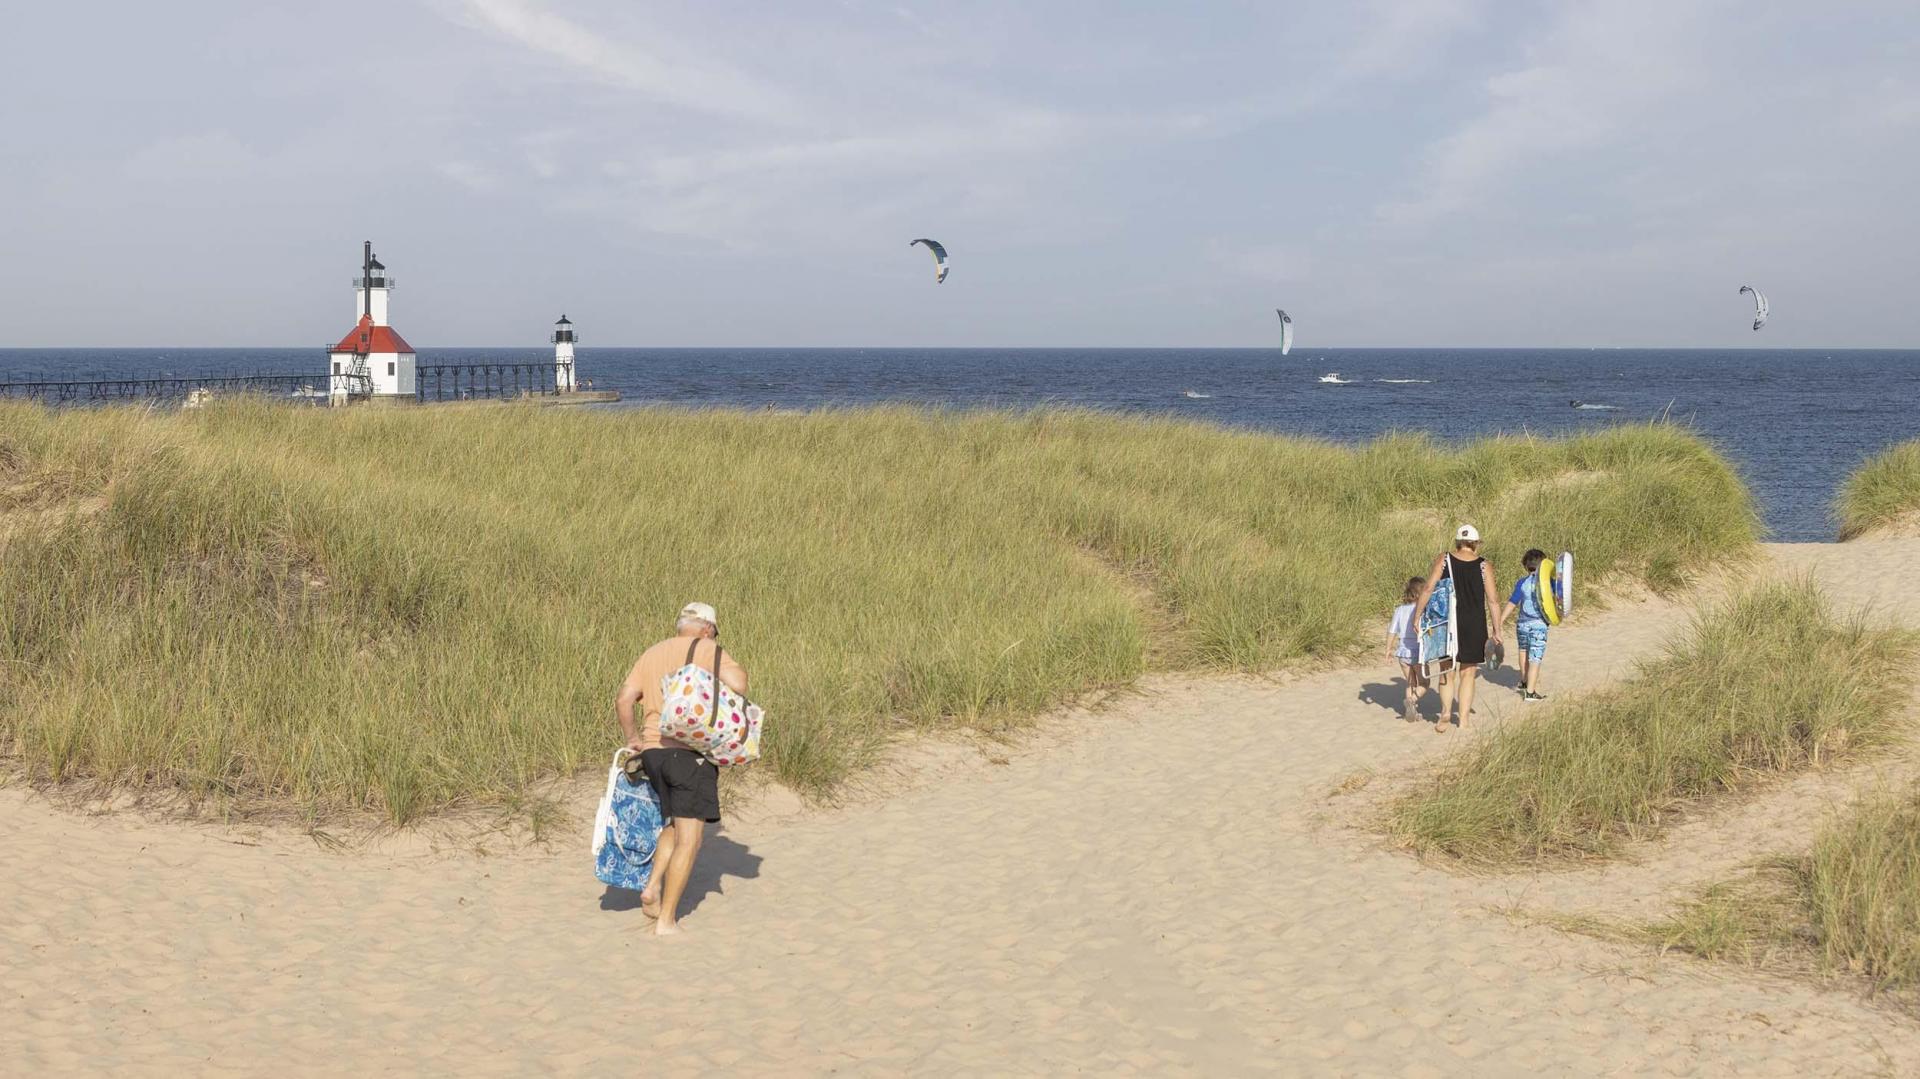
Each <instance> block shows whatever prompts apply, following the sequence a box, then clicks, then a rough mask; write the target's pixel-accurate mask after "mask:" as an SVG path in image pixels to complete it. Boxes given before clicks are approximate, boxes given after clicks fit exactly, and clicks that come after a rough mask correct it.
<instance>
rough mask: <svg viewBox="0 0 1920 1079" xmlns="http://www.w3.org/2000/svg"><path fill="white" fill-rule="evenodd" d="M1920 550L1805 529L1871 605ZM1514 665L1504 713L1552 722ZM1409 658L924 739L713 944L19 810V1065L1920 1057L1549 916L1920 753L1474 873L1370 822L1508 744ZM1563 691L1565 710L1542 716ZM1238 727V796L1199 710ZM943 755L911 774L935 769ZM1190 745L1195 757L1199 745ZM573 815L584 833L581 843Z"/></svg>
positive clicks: (1810, 1067) (549, 871) (804, 845)
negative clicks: (1383, 807)
mask: <svg viewBox="0 0 1920 1079" xmlns="http://www.w3.org/2000/svg"><path fill="white" fill-rule="evenodd" d="M1915 570H1920V540H1906V539H1881V540H1864V541H1859V542H1855V543H1851V544H1846V545H1773V546H1769V547H1767V548H1766V549H1765V554H1764V560H1763V564H1762V567H1761V569H1760V572H1769V573H1798V572H1808V571H1810V572H1813V573H1814V574H1815V575H1816V576H1817V577H1818V579H1819V581H1820V583H1821V584H1822V586H1823V587H1825V588H1826V589H1827V590H1828V592H1829V594H1830V595H1832V596H1833V598H1834V599H1835V600H1836V601H1838V602H1839V603H1841V604H1843V605H1848V606H1853V605H1860V604H1874V605H1875V606H1876V609H1877V611H1878V613H1879V615H1880V616H1882V617H1896V616H1897V617H1900V618H1902V619H1904V620H1906V621H1909V622H1914V621H1920V617H1916V615H1915V612H1913V611H1912V610H1911V609H1910V608H1895V607H1893V606H1892V603H1891V601H1892V600H1893V598H1894V597H1893V596H1891V595H1889V594H1887V593H1885V592H1884V591H1881V590H1880V589H1882V588H1883V587H1884V584H1883V582H1884V581H1885V580H1887V579H1888V578H1899V577H1905V576H1907V575H1908V574H1910V573H1911V572H1913V571H1915ZM1688 610H1689V608H1688V606H1687V605H1686V604H1685V603H1680V602H1672V601H1664V600H1652V601H1646V602H1638V603H1631V604H1622V605H1620V606H1618V607H1617V608H1615V609H1613V610H1609V611H1606V612H1603V613H1599V614H1596V615H1592V616H1590V617H1584V618H1582V619H1581V620H1580V621H1579V622H1578V623H1577V624H1574V625H1569V626H1567V627H1563V628H1562V629H1561V630H1559V631H1556V636H1555V639H1554V643H1553V648H1552V651H1551V653H1550V659H1549V665H1548V688H1549V689H1550V690H1551V691H1552V692H1554V693H1556V694H1558V693H1566V692H1569V691H1573V690H1575V689H1578V688H1581V687H1584V686H1592V685H1596V684H1600V683H1603V682H1605V681H1607V680H1609V679H1612V678H1616V677H1618V676H1619V675H1620V674H1621V673H1622V672H1623V671H1624V670H1625V669H1626V668H1627V667H1628V665H1629V664H1630V663H1631V661H1632V660H1633V659H1635V658H1637V657H1639V656H1643V655H1647V654H1649V653H1650V652H1652V651H1653V650H1655V649H1656V648H1657V647H1658V646H1659V644H1660V643H1661V641H1662V640H1663V639H1664V638H1665V636H1666V635H1667V634H1668V633H1670V632H1671V631H1673V630H1674V629H1675V628H1677V627H1678V626H1680V625H1681V624H1683V622H1684V620H1685V618H1686V617H1687V612H1688ZM1514 677H1515V672H1514V671H1513V669H1512V668H1510V667H1509V668H1507V669H1505V670H1503V671H1501V672H1499V673H1498V674H1497V675H1496V676H1495V677H1494V679H1493V681H1494V683H1495V684H1496V685H1495V686H1494V687H1489V688H1488V689H1487V690H1486V691H1485V692H1483V694H1482V695H1481V698H1480V699H1481V704H1480V712H1479V715H1478V716H1477V717H1476V719H1477V720H1478V723H1477V725H1476V726H1477V727H1478V729H1481V730H1484V729H1486V728H1487V727H1490V726H1493V725H1495V724H1498V723H1500V722H1502V721H1503V719H1505V718H1506V717H1508V716H1510V715H1513V714H1517V713H1518V711H1519V710H1520V709H1521V708H1522V707H1529V706H1523V705H1522V704H1521V703H1520V702H1519V700H1518V698H1517V696H1516V695H1515V694H1514V693H1513V692H1512V691H1511V690H1510V689H1507V688H1501V687H1506V686H1511V685H1512V684H1513V680H1514ZM1397 699H1398V692H1397V688H1396V687H1394V686H1392V685H1390V682H1389V678H1388V675H1387V672H1386V670H1385V669H1384V666H1382V667H1380V668H1377V669H1376V668H1371V667H1370V668H1350V669H1340V670H1329V671H1324V672H1317V673H1312V674H1307V675H1296V676H1291V677H1285V678H1280V679H1276V680H1257V679H1246V678H1205V679H1192V678H1183V679H1177V680H1172V679H1168V680H1156V681H1152V682H1149V683H1148V684H1147V685H1146V686H1145V687H1143V689H1142V691H1141V692H1139V693H1136V694H1129V695H1127V696H1126V697H1124V698H1122V699H1121V700H1120V701H1118V702H1116V703H1113V704H1110V705H1109V706H1107V707H1105V708H1103V709H1102V710H1100V711H1099V712H1098V713H1097V714H1095V715H1092V716H1084V715H1081V716H1064V717H1059V718H1058V719H1057V720H1055V721H1050V722H1049V723H1047V724H1045V725H1043V726H1042V727H1041V728H1040V733H1039V734H1036V735H1034V736H1032V737H1029V738H1027V739H1025V740H1024V741H1021V742H1019V743H1016V744H1012V745H1009V746H1006V747H1001V748H996V749H993V750H991V751H986V752H982V751H975V750H973V749H966V750H954V749H951V748H948V749H945V750H940V749H938V747H936V748H935V749H931V750H928V751H927V752H921V753H916V752H914V751H912V750H907V751H904V752H903V754H902V760H903V761H905V762H908V763H907V764H906V765H903V767H907V768H908V769H909V774H908V775H907V776H906V778H905V779H904V780H903V781H901V782H899V783H895V784H893V786H894V787H895V788H897V789H895V790H894V791H893V792H892V793H890V794H888V795H886V796H878V795H868V796H864V797H858V798H855V799H853V800H851V801H850V803H849V804H847V805H845V806H843V807H840V808H835V809H824V810H821V809H802V808H799V807H798V806H796V805H795V804H793V803H792V802H791V801H790V800H785V799H781V798H779V797H775V796H769V797H766V798H762V799H761V800H760V801H759V803H758V804H757V805H756V806H755V807H753V808H752V809H750V810H749V811H747V812H744V813H740V814H735V815H733V816H731V817H730V819H729V821H728V822H727V824H726V825H725V827H724V830H722V831H719V832H717V833H713V834H711V835H710V838H709V840H708V844H707V847H706V848H705V850H704V851H703V853H702V856H701V859H700V863H699V867H698V869H697V871H696V876H695V880H694V884H693V886H692V888H691V890H690V895H692V896H694V897H696V899H697V902H696V903H694V904H693V905H692V909H691V910H690V912H689V913H688V914H687V915H686V917H685V926H686V928H687V930H688V932H687V934H686V935H684V936H682V937H679V938H672V939H665V940H661V939H655V938H652V937H650V936H646V935H643V934H642V929H643V927H645V925H646V924H647V923H646V922H645V920H644V919H643V918H642V916H641V914H640V912H639V911H638V910H637V909H634V908H632V907H631V906H629V905H628V904H627V903H625V902H622V901H618V899H617V898H615V897H608V896H605V895H603V889H602V888H601V886H600V885H599V884H598V883H596V882H595V881H594V879H593V877H592V873H591V868H590V866H589V864H588V858H587V854H586V850H585V846H586V837H585V834H584V833H585V831H586V829H585V826H584V822H585V821H586V820H587V819H588V817H589V816H590V815H591V812H592V802H591V799H592V797H593V793H594V792H593V791H592V790H591V789H590V788H589V787H585V786H583V787H582V788H581V790H582V791H583V795H582V800H581V801H580V803H579V804H577V805H573V806H570V807H569V808H570V809H571V810H572V811H573V813H574V816H575V822H574V824H573V825H569V826H568V827H566V828H563V829H562V830H561V831H560V833H559V834H558V836H557V837H556V838H555V839H554V840H553V841H552V843H551V845H550V846H549V847H548V848H546V849H540V848H533V849H523V850H517V851H512V852H505V853H499V852H496V853H492V854H488V855H484V856H483V855H478V854H475V853H472V852H451V853H450V852H444V851H443V852H431V853H430V852H408V851H405V850H402V849H400V848H399V847H398V846H396V845H394V844H386V845H372V846H369V847H366V848H363V849H349V850H345V851H342V850H335V849H323V847H322V846H321V845H319V844H316V843H315V842H314V841H313V840H312V839H311V838H309V837H307V836H305V835H302V834H299V833H297V832H293V831H290V830H287V829H276V828H259V827H227V826H217V825H206V824H184V823H176V822H170V821H165V820H156V819H153V818H150V817H144V816H141V815H138V814H133V813H112V814H97V815H85V814H80V813H76V812H74V811H73V810H71V809H68V808H62V807H60V806H56V805H53V804H50V803H49V802H48V801H47V800H46V799H44V798H42V797H40V796H38V795H35V794H32V793H29V792H27V791H24V790H21V789H19V788H17V787H16V788H13V789H9V790H6V791H0V819H3V820H4V821H5V834H6V836H7V840H6V846H5V853H6V858H5V861H6V863H7V864H6V872H5V873H4V874H0V910H4V911H5V912H6V913H5V916H4V918H0V969H4V970H5V971H6V972H7V977H6V979H5V983H4V986H5V987H4V1004H0V1060H4V1061H6V1062H7V1065H8V1066H7V1068H6V1069H5V1070H6V1071H8V1072H9V1073H11V1074H19V1075H58V1074H104V1073H109V1072H111V1073H113V1074H116V1075H121V1076H126V1075H147V1074H169V1075H180V1074H199V1075H261V1074H274V1075H283V1076H285V1075H339V1074H361V1073H369V1072H374V1071H380V1072H385V1073H389V1074H454V1073H459V1074H463V1075H529V1074H554V1073H558V1074H581V1073H587V1072H589V1071H594V1072H605V1071H606V1070H608V1069H622V1070H628V1069H631V1070H635V1071H653V1072H657V1071H660V1070H663V1069H674V1070H678V1071H690V1070H694V1069H709V1070H719V1069H725V1070H728V1071H730V1072H739V1073H745V1074H786V1075H792V1074H825V1073H834V1074H900V1073H914V1074H1060V1073H1070V1072H1082V1071H1084V1072H1098V1073H1121V1074H1126V1073H1150V1074H1156V1075H1176V1074H1192V1075H1200V1074H1204V1075H1225V1074H1260V1073H1265V1074H1283V1075H1287V1074H1313V1075H1358V1076H1408V1077H1415V1076H1449V1075H1476V1076H1489V1075H1495V1076H1503V1075H1515V1076H1519V1075H1581V1076H1584V1075H1730V1074H1740V1075H1783V1076H1785V1075H1793V1076H1808V1075H1849V1076H1858V1075H1911V1074H1916V1073H1920V1022H1916V1021H1915V1020H1914V1019H1913V1018H1912V1017H1910V1016H1906V1015H1903V1014H1901V1013H1900V1012H1898V1011H1897V1010H1895V1009H1894V1008H1892V1007H1891V1006H1888V1005H1886V1004H1884V1003H1880V1002H1875V1001H1871V1000H1867V999H1864V998H1862V997H1861V996H1860V995H1859V994H1858V993H1856V992H1855V991H1853V990H1852V989H1851V988H1849V987H1847V986H1841V985H1836V986H1819V985H1815V984H1812V983H1807V982H1800V981H1793V980H1786V979H1781V978H1776V977H1771V976H1763V975H1755V974H1749V973H1746V972H1743V971H1740V970H1736V969H1732V968H1728V967H1723V966H1714V965H1709V964H1706V963H1702V962H1699V961H1695V960H1691V959H1687V958H1682V957H1678V956H1673V957H1664V958H1663V957H1657V956H1654V955H1652V954H1650V953H1649V952H1648V951H1647V950H1646V949H1643V948H1634V947H1628V946H1624V945H1616V944H1611V943H1606V942H1602V941H1599V940H1595V939H1590V938H1586V937H1582V936H1576V935H1569V934H1566V933H1563V932H1560V931H1556V930H1553V929H1549V928H1545V927H1543V926H1541V925H1540V924H1539V923H1538V922H1536V921H1533V920H1530V919H1529V918H1527V917H1526V916H1525V915H1526V914H1527V913H1528V912H1529V911H1545V910H1562V911H1583V910H1585V911H1599V912H1602V913H1606V912H1614V913H1618V912H1622V911H1627V912H1632V911H1642V912H1644V911H1646V910H1653V909H1659V908H1660V907H1661V905H1662V904H1664V903H1666V902H1668V901H1669V900H1671V899H1672V898H1675V897H1678V896H1681V895H1684V894H1685V893H1686V891H1687V889H1688V888H1689V887H1691V886H1694V885H1697V884H1699V883H1701V882H1703V881H1706V880H1709V879H1713V878H1714V877H1715V876H1716V875H1718V874H1721V873H1724V872H1725V870H1727V869H1728V868H1730V867H1732V866H1737V865H1739V864H1740V863H1741V862H1743V861H1744V860H1746V859H1748V858H1751V857H1754V856H1758V855H1761V854H1765V853H1768V852H1771V851H1776V850H1782V849H1790V848H1791V845H1792V844H1793V843H1794V842H1796V841H1799V840H1803V839H1804V838H1805V837H1806V836H1807V835H1810V834H1811V832H1812V830H1813V829H1814V828H1815V827H1816V826H1817V824H1818V821H1819V818H1820V816H1821V813H1820V810H1822V809H1824V808H1826V807H1827V806H1829V805H1832V804H1835V803H1837V802H1840V801H1843V800H1844V799H1845V798H1847V797H1849V796H1850V793H1851V792H1852V791H1853V790H1855V789H1857V788H1859V787H1861V786H1865V785H1869V784H1871V783H1873V782H1875V781H1877V780H1879V779H1883V778H1885V777H1886V776H1887V775H1890V774H1896V773H1903V770H1907V769H1909V768H1910V761H1909V758H1908V757H1907V756H1906V755H1905V753H1904V752H1903V751H1897V752H1895V753H1894V754H1891V755H1884V756H1882V757H1879V758H1877V759H1875V760H1873V761H1870V762H1868V763H1866V764H1863V765H1860V766H1856V767H1852V768H1849V769H1847V770H1844V771H1835V772H1827V773H1822V774H1819V775H1815V776H1811V777H1808V778H1806V779H1804V780H1800V781H1795V782H1791V783H1785V784H1781V785H1778V786H1777V787H1774V788H1770V789H1769V790H1767V791H1765V792H1763V793H1761V794H1759V795H1757V796H1752V797H1742V798H1738V799H1733V800H1730V802H1729V804H1728V805H1725V806H1719V807H1715V808H1712V809H1709V810H1707V811H1704V812H1702V813H1699V814H1697V815H1695V816H1694V817H1692V818H1690V819H1688V820H1687V821H1686V822H1685V823H1683V824H1682V825H1681V826H1680V827H1679V828H1677V829H1676V830H1675V831H1674V833H1673V834H1672V835H1671V836H1670V837H1669V838H1668V839H1667V840H1665V841H1664V842H1663V843H1661V844H1658V845H1650V846H1648V847H1647V848H1646V849H1645V850H1641V851H1637V852H1636V853H1635V856H1634V857H1631V858H1629V859H1627V860H1625V861H1624V862H1623V863H1622V864H1619V865H1616V866H1611V867H1607V868H1603V869H1583V870H1580V871H1577V872H1570V873H1558V874H1548V875H1521V876H1511V877H1471V876H1462V875H1457V874H1454V873H1450V872H1447V871H1445V870H1443V869H1441V868H1437V867H1433V866H1428V865H1423V864H1422V863H1421V862H1419V861H1418V860H1416V859H1414V858H1411V857H1408V856H1406V855H1404V854H1401V853H1398V852H1396V851H1393V850H1391V849H1389V848H1388V847H1387V845H1386V844H1385V843H1384V842H1383V841H1382V840H1381V839H1380V838H1379V837H1378V836H1377V835H1375V834H1374V833H1373V832H1371V831H1369V830H1368V829H1367V828H1366V827H1365V826H1364V825H1365V821H1366V819H1367V816H1368V813H1369V810H1370V807H1371V806H1373V805H1375V804H1377V802H1378V800H1379V798H1380V797H1381V796H1382V793H1383V791H1385V790H1389V789H1391V788H1392V786H1393V784H1394V783H1395V782H1396V781H1397V780H1398V779H1399V778H1402V777H1404V776H1405V774H1406V773H1407V772H1408V770H1409V769H1412V768H1416V767H1417V766H1418V765H1420V764H1421V763H1422V762H1423V761H1428V760H1431V759H1434V758H1435V757H1436V756H1437V755H1439V754H1442V753H1444V752H1446V751H1448V750H1449V749H1451V748H1454V747H1456V746H1458V745H1460V744H1462V741H1463V739H1465V738H1472V737H1474V732H1473V730H1471V729H1470V730H1469V731H1467V732H1465V733H1464V734H1458V733H1457V734H1451V735H1448V736H1444V737H1437V736H1435V735H1434V734H1433V733H1432V732H1431V729H1430V728H1429V727H1427V726H1425V725H1408V724H1405V723H1403V722H1402V721H1401V720H1400V719H1399V718H1398V716H1397V715H1395V714H1394V712H1393V708H1394V707H1395V705H1396V704H1397ZM1531 707H1540V706H1531ZM1169 709H1173V710H1177V711H1178V712H1180V713H1182V714H1195V715H1200V714H1204V715H1206V716H1208V717H1210V718H1211V719H1212V720H1213V721H1215V722H1216V723H1218V724H1220V725H1221V729H1222V732H1223V734H1222V744H1221V745H1220V746H1219V747H1218V748H1217V749H1215V750H1213V751H1212V752H1213V753H1214V754H1215V755H1216V756H1217V758H1218V765H1217V771H1216V772H1215V775H1216V778H1217V780H1218V782H1217V785H1216V786H1214V787H1212V788H1211V789H1200V790H1196V789H1192V788H1191V787H1190V786H1189V785H1187V784H1185V783H1183V782H1181V777H1182V776H1183V775H1184V770H1182V769H1172V768H1170V767H1169V762H1170V761H1171V760H1174V759H1177V757H1178V756H1179V754H1180V753H1182V750H1181V749H1179V748H1178V747H1177V746H1170V745H1169V744H1168V740H1167V739H1166V738H1165V736H1164V735H1163V734H1162V728H1161V727H1160V726H1158V725H1156V723H1155V722H1154V721H1155V720H1156V718H1161V719H1163V718H1164V717H1165V716H1166V714H1167V712H1168V710H1169ZM922 759H924V760H926V761H931V762H934V763H929V764H925V765H924V766H919V767H917V769H915V768H914V766H913V765H912V762H914V761H916V760H922ZM1186 763H1188V764H1191V763H1192V762H1186ZM576 825H577V826H576Z"/></svg>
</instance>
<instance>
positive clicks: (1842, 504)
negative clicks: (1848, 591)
mask: <svg viewBox="0 0 1920 1079" xmlns="http://www.w3.org/2000/svg"><path fill="white" fill-rule="evenodd" d="M1916 513H1920V441H1913V442H1902V443H1900V444H1899V445H1897V446H1894V447H1892V448H1891V449H1888V450H1886V451H1884V452H1882V453H1879V454H1876V455H1875V456H1873V457H1871V458H1869V459H1868V460H1867V463H1866V464H1863V465H1861V466H1860V467H1859V468H1858V469H1856V470H1855V471H1854V473H1853V475H1851V476H1848V477H1847V482H1846V485H1845V486H1844V487H1842V488H1841V489H1840V495H1839V497H1838V498H1837V499H1835V500H1834V505H1833V516H1834V519H1835V521H1837V522H1838V524H1839V526H1840V538H1841V539H1843V540H1845V539H1852V538H1853V537H1855V536H1858V535H1861V534H1862V533H1866V532H1870V531H1872V530H1874V529H1876V528H1886V527H1888V526H1890V525H1894V524H1898V523H1901V522H1903V521H1908V520H1911V519H1912V518H1913V517H1914V516H1915V514H1916Z"/></svg>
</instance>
